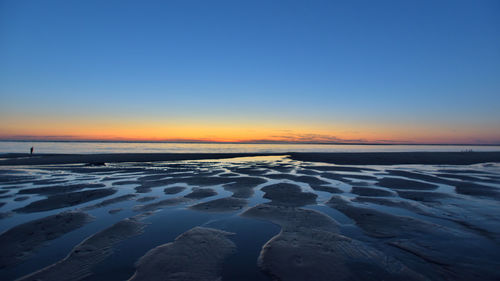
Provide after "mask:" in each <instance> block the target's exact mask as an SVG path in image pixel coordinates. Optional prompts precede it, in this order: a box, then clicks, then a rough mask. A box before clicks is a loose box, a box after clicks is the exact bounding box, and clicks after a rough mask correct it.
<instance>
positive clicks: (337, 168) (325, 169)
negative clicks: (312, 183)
mask: <svg viewBox="0 0 500 281" xmlns="http://www.w3.org/2000/svg"><path fill="white" fill-rule="evenodd" d="M302 168H305V169H309V170H317V171H323V172H329V171H337V172H363V171H375V170H373V169H370V168H358V167H348V166H302Z"/></svg>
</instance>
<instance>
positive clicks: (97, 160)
mask: <svg viewBox="0 0 500 281" xmlns="http://www.w3.org/2000/svg"><path fill="white" fill-rule="evenodd" d="M256 156H288V157H289V158H291V159H293V160H300V161H308V162H321V163H331V164H339V165H398V164H410V165H411V164H428V165H470V164H478V163H489V162H496V163H500V151H497V152H316V153H314V152H290V153H99V154H35V155H33V156H30V155H29V154H27V153H7V154H5V155H2V156H0V166H19V165H53V164H92V165H102V164H104V163H122V162H158V161H180V160H207V159H214V160H215V159H226V158H237V157H256Z"/></svg>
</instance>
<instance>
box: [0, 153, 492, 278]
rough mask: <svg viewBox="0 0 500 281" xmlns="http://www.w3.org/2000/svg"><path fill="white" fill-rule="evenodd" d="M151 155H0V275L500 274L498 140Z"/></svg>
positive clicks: (480, 276)
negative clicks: (486, 144) (429, 147)
mask: <svg viewBox="0 0 500 281" xmlns="http://www.w3.org/2000/svg"><path fill="white" fill-rule="evenodd" d="M148 157H149V156H148V155H147V154H118V155H110V154H101V155H41V156H34V157H27V156H26V155H7V156H4V157H3V159H2V160H0V163H1V164H0V165H2V167H0V248H1V249H2V251H0V277H1V279H2V280H15V279H19V280H127V279H130V280H498V279H500V273H499V272H498V268H500V217H499V216H498V214H499V213H500V159H499V158H500V153H482V152H481V153H476V152H466V153H448V152H447V153H432V154H426V153H406V154H405V153H367V154H359V153H353V154H344V153H329V154H314V153H297V154H295V153H292V154H288V156H278V155H270V156H269V155H260V154H259V155H254V154H252V155H249V154H230V155H229V154H201V155H198V156H196V155H194V154H178V155H174V154H159V155H155V156H154V157H149V158H148ZM241 157H244V158H241ZM196 158H198V159H196ZM147 159H149V160H147ZM174 160H175V161H174ZM156 161H158V162H156ZM345 161H348V162H345ZM349 161H350V162H349ZM332 163H334V164H332Z"/></svg>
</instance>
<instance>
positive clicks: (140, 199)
mask: <svg viewBox="0 0 500 281" xmlns="http://www.w3.org/2000/svg"><path fill="white" fill-rule="evenodd" d="M156 199H158V196H144V197H141V198H137V199H136V200H135V201H137V202H148V201H153V200H156Z"/></svg>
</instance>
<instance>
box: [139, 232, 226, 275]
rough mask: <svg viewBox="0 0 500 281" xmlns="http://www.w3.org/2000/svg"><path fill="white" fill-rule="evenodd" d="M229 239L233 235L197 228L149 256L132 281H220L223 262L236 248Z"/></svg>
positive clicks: (143, 261)
mask: <svg viewBox="0 0 500 281" xmlns="http://www.w3.org/2000/svg"><path fill="white" fill-rule="evenodd" d="M228 235H231V233H229V232H225V231H221V230H217V229H212V228H205V227H195V228H193V229H191V230H189V231H187V232H185V233H183V234H181V235H180V236H178V237H177V238H176V239H175V240H174V241H173V242H171V243H167V244H164V245H161V246H158V247H156V248H154V249H152V250H150V251H149V252H147V253H146V255H144V256H143V257H142V258H141V259H140V260H139V261H138V262H137V265H136V267H137V271H136V272H135V274H134V276H132V278H130V280H133V281H155V280H172V281H180V280H182V281H195V280H196V281H198V280H207V281H216V280H221V276H220V274H221V272H222V265H223V262H224V260H225V259H226V258H227V257H228V256H229V255H230V254H232V253H233V252H234V250H235V248H236V246H235V245H234V243H233V242H232V241H231V240H229V239H228V238H226V236H228Z"/></svg>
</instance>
